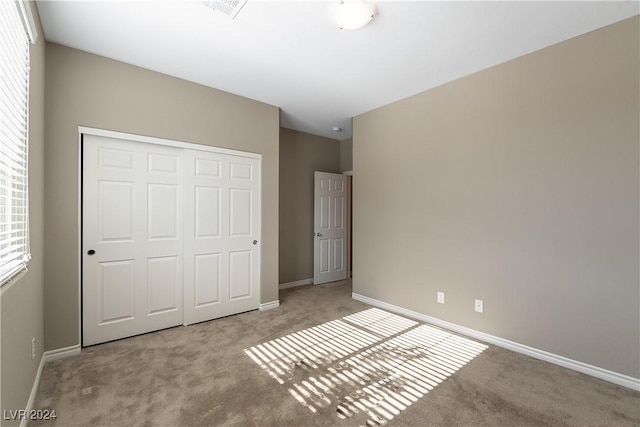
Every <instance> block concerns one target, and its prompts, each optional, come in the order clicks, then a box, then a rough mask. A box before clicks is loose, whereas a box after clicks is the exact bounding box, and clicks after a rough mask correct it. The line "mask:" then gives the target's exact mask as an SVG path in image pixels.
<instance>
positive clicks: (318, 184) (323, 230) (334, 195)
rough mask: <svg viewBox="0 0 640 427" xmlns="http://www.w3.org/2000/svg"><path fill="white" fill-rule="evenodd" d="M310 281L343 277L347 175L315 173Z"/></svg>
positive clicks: (329, 280) (344, 271) (331, 280)
mask: <svg viewBox="0 0 640 427" xmlns="http://www.w3.org/2000/svg"><path fill="white" fill-rule="evenodd" d="M313 223H314V230H315V231H314V234H315V235H314V250H313V283H315V284H320V283H326V282H334V281H336V280H343V279H346V278H347V262H346V261H347V177H346V176H345V175H340V174H335V173H326V172H315V176H314V215H313Z"/></svg>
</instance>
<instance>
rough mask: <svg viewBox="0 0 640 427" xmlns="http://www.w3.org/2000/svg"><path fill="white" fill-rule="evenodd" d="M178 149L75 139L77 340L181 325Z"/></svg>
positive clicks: (96, 339)
mask: <svg viewBox="0 0 640 427" xmlns="http://www.w3.org/2000/svg"><path fill="white" fill-rule="evenodd" d="M182 155H183V150H182V149H177V148H172V147H166V146H160V145H152V144H143V143H138V142H130V141H125V140H120V139H114V138H106V137H101V136H93V135H85V136H84V139H83V178H82V182H83V188H82V197H83V202H82V206H83V208H82V221H83V237H82V250H83V255H82V258H83V262H82V266H83V273H82V279H83V295H82V301H83V345H85V346H86V345H91V344H97V343H100V342H105V341H110V340H114V339H118V338H123V337H127V336H132V335H137V334H140V333H144V332H149V331H154V330H158V329H163V328H167V327H171V326H175V325H179V324H181V323H182V319H183V299H182V297H183V268H182V240H183V239H182V223H183V221H182V209H181V206H180V201H181V200H182V194H181V193H182V170H181V169H182Z"/></svg>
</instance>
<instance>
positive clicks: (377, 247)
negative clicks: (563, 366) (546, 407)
mask: <svg viewBox="0 0 640 427" xmlns="http://www.w3.org/2000/svg"><path fill="white" fill-rule="evenodd" d="M638 40H639V31H638V17H635V18H632V19H629V20H626V21H623V22H621V23H618V24H615V25H612V26H609V27H606V28H603V29H600V30H597V31H594V32H592V33H589V34H586V35H583V36H580V37H577V38H575V39H572V40H569V41H566V42H564V43H560V44H558V45H555V46H552V47H549V48H546V49H543V50H541V51H538V52H535V53H532V54H529V55H526V56H524V57H521V58H518V59H515V60H513V61H510V62H507V63H505V64H502V65H499V66H496V67H493V68H490V69H487V70H484V71H482V72H479V73H476V74H474V75H471V76H468V77H465V78H462V79H459V80H457V81H454V82H452V83H449V84H446V85H443V86H440V87H437V88H435V89H433V90H429V91H427V92H424V93H421V94H418V95H416V96H413V97H410V98H407V99H405V100H402V101H399V102H396V103H394V104H390V105H387V106H384V107H382V108H379V109H377V110H374V111H371V112H368V113H365V114H362V115H360V116H358V117H356V118H355V119H354V138H353V144H354V159H353V160H354V176H355V177H356V178H357V191H355V192H354V207H353V209H354V230H353V232H354V257H353V267H354V270H353V273H354V285H353V287H354V292H356V293H359V294H362V295H366V296H369V297H372V298H376V299H378V300H382V301H385V302H388V303H391V304H395V305H398V306H401V307H405V308H408V309H411V310H415V311H418V312H421V313H425V314H427V315H430V316H434V317H437V318H440V319H443V320H446V321H449V322H453V323H456V324H459V325H462V326H466V327H469V328H473V329H476V330H479V331H483V332H485V333H489V334H492V335H496V336H499V337H502V338H505V339H507V340H512V341H515V342H518V343H522V344H525V345H528V346H532V347H535V348H538V349H542V350H546V351H549V352H552V353H555V354H559V355H562V356H565V357H569V358H571V359H575V360H579V361H582V362H585V363H588V364H591V365H595V366H599V367H602V368H605V369H609V370H612V371H615V372H619V373H622V374H626V375H630V376H633V377H640V364H639V363H638V360H640V353H639V352H640V342H639V332H640V331H639V325H640V307H639V301H640V295H639V286H638V283H639V272H638V269H639V267H638V259H639V249H638V236H639V230H638V218H639V212H638V206H639V186H638V176H639V158H638V156H639V138H640V135H639V118H638V117H639V107H638V104H639V88H638V75H639V69H638V53H639V45H638V44H639V42H638ZM436 291H444V292H445V293H446V304H444V305H441V304H437V303H436ZM475 298H478V299H483V300H484V308H485V312H484V314H478V313H474V311H473V305H474V299H475Z"/></svg>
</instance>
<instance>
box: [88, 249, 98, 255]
mask: <svg viewBox="0 0 640 427" xmlns="http://www.w3.org/2000/svg"><path fill="white" fill-rule="evenodd" d="M95 253H96V251H94V250H93V249H89V250H88V251H87V255H93V254H95Z"/></svg>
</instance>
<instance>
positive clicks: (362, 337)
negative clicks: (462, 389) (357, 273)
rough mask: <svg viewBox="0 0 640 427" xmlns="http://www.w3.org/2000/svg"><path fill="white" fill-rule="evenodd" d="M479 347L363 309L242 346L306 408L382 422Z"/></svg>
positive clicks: (481, 346)
mask: <svg viewBox="0 0 640 427" xmlns="http://www.w3.org/2000/svg"><path fill="white" fill-rule="evenodd" d="M486 348H487V346H486V345H484V344H480V343H477V342H475V341H472V340H470V339H468V338H464V337H461V336H459V335H455V334H452V333H450V332H447V331H444V330H442V329H439V328H436V327H433V326H429V325H425V324H420V323H418V322H415V321H413V320H409V319H406V318H404V317H401V316H397V315H395V314H392V313H388V312H386V311H384V310H380V309H377V308H370V309H368V310H364V311H361V312H358V313H355V314H352V315H349V316H345V317H343V318H341V319H338V320H332V321H330V322H327V323H323V324H321V325H317V326H314V327H311V328H308V329H305V330H302V331H298V332H294V333H292V334H289V335H286V336H283V337H280V338H276V339H274V340H271V341H268V342H265V343H262V344H259V345H256V346H254V347H251V348H248V349H245V350H244V351H245V353H246V354H247V355H248V356H249V357H250V358H251V359H252V360H253V361H254V362H255V363H256V364H258V365H259V366H260V367H261V368H262V369H264V371H265V372H267V373H268V374H269V375H270V376H271V377H272V378H274V379H275V380H276V381H277V382H278V383H279V384H282V385H283V386H286V387H287V389H288V391H289V393H290V394H291V395H292V396H293V397H294V398H295V399H296V400H297V401H298V402H299V403H300V404H301V405H303V406H305V407H307V408H308V409H309V410H310V411H311V412H313V413H316V412H318V411H321V410H323V411H324V410H334V411H335V413H336V416H337V417H338V418H340V419H350V420H351V421H355V420H356V419H357V420H360V421H362V422H363V423H364V424H366V425H368V426H377V425H382V424H385V423H386V422H388V421H390V420H392V419H393V418H394V417H396V416H397V415H398V414H400V413H401V412H402V411H403V410H405V409H406V408H407V407H409V406H410V405H412V404H413V403H414V402H416V401H417V400H418V399H420V398H421V397H423V396H424V395H425V394H427V393H428V392H429V391H430V390H433V389H434V388H435V387H436V386H437V385H438V384H440V383H441V382H442V381H444V380H445V379H447V378H448V377H449V376H451V375H452V374H453V373H455V372H456V371H457V370H458V369H460V368H462V367H463V366H464V365H466V364H467V363H468V362H469V361H471V360H472V359H473V358H475V357H476V356H477V355H478V354H480V353H482V352H483V351H484V350H485V349H486Z"/></svg>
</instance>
